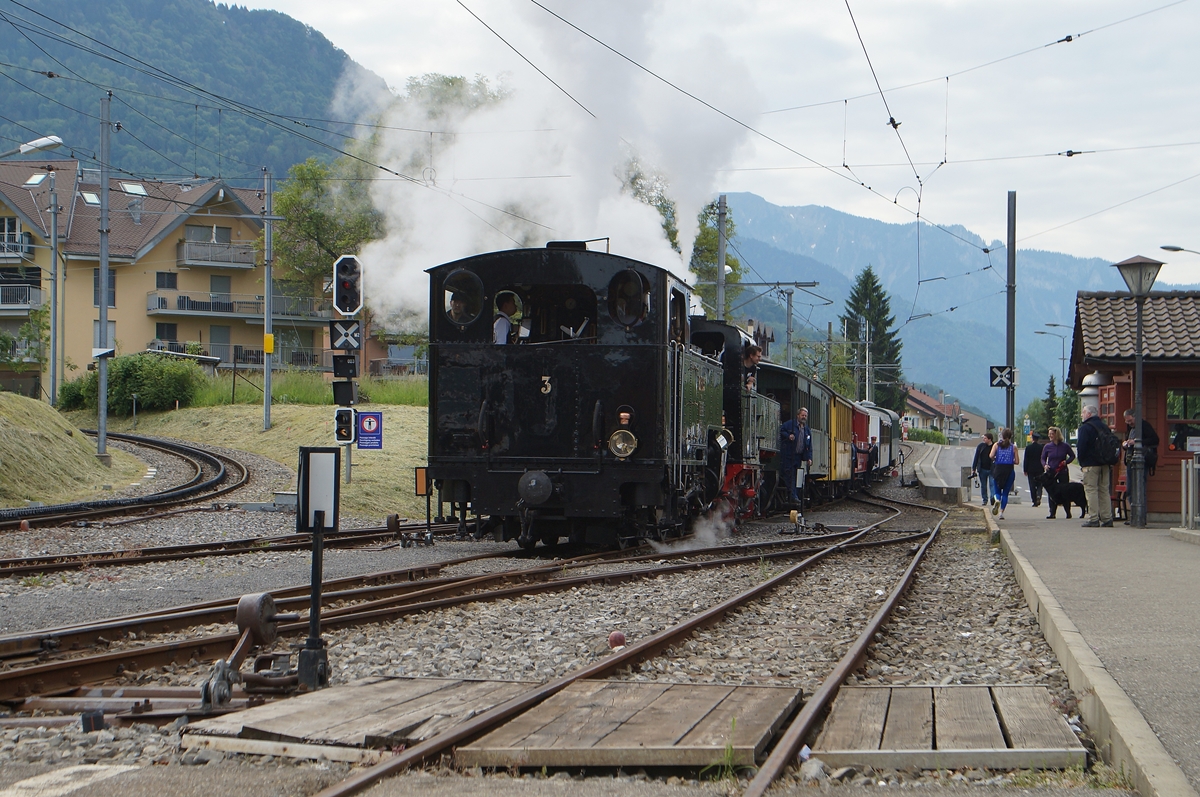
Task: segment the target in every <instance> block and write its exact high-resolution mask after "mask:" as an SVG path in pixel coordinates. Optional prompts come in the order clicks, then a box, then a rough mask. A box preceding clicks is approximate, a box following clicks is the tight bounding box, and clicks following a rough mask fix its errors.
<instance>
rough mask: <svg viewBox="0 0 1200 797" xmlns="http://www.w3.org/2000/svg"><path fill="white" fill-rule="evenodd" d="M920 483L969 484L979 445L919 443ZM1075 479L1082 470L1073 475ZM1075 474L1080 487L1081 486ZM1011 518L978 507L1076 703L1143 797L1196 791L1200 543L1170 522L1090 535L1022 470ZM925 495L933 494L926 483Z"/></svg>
mask: <svg viewBox="0 0 1200 797" xmlns="http://www.w3.org/2000/svg"><path fill="white" fill-rule="evenodd" d="M923 448H934V449H936V450H935V451H931V452H921V453H920V454H919V455H918V453H917V452H914V459H916V458H917V456H919V458H920V463H921V464H920V467H918V468H917V469H916V470H917V478H918V479H919V480H921V479H925V480H928V481H929V482H932V486H933V487H935V488H936V491H937V492H939V493H940V492H941V490H942V488H944V487H947V486H949V485H953V486H954V487H958V486H959V485H960V484H961V468H962V467H964V466H966V467H969V466H970V464H971V459H972V457H973V456H974V448H973V447H961V448H959V447H951V446H941V447H938V446H923ZM1073 471H1074V469H1073ZM1079 478H1080V475H1079V473H1078V472H1077V471H1075V472H1073V473H1072V480H1073V481H1078V480H1079ZM1017 483H1018V485H1019V486H1020V487H1021V488H1022V494H1021V496H1020V500H1019V502H1018V503H1011V502H1010V503H1009V505H1008V508H1007V509H1006V511H1005V517H1006V519H1005V520H999V519H998V518H996V517H995V516H993V515H992V514H991V512H990V511H987V510H985V509H984V507H982V506H981V505H980V501H981V498H980V494H979V490H978V489H977V488H972V489H971V490H970V493H969V496H968V491H967V489H966V488H959V489H960V490H961V496H960V500H962V501H963V502H964V503H967V502H969V503H970V505H972V506H974V507H975V508H976V509H977V510H978V511H979V512H981V513H982V514H983V516H984V517H985V518H986V521H987V523H988V525H989V528H991V529H992V530H993V532H994V533H993V538H994V539H998V540H999V542H1000V544H1001V546H1002V547H1003V548H1004V550H1005V551H1006V553H1007V555H1008V558H1009V561H1010V562H1012V565H1013V569H1014V571H1015V573H1016V576H1017V579H1018V581H1019V582H1020V584H1021V587H1022V589H1023V590H1024V593H1025V598H1026V601H1027V602H1028V604H1029V606H1030V608H1031V609H1032V610H1033V611H1034V613H1035V614H1036V615H1037V617H1038V621H1039V623H1040V624H1041V627H1042V633H1043V634H1044V635H1045V637H1046V639H1047V641H1048V642H1049V643H1050V645H1051V647H1052V648H1053V649H1054V652H1055V654H1056V655H1057V656H1058V659H1059V661H1060V663H1061V664H1062V665H1063V668H1064V670H1065V671H1066V673H1067V676H1068V678H1069V680H1070V684H1071V688H1072V689H1073V690H1074V691H1075V693H1076V694H1077V695H1079V697H1080V702H1081V710H1082V713H1083V718H1084V721H1085V722H1086V723H1087V725H1088V728H1089V730H1090V731H1091V732H1092V735H1093V738H1094V739H1095V741H1096V743H1097V746H1098V748H1100V750H1101V752H1102V753H1103V754H1104V756H1105V758H1106V760H1108V761H1109V763H1111V764H1112V765H1113V766H1114V767H1115V768H1117V769H1124V771H1125V772H1127V773H1129V774H1130V776H1131V779H1132V780H1133V782H1134V784H1135V786H1136V787H1137V789H1138V791H1139V793H1140V794H1142V795H1143V797H1155V796H1157V797H1166V795H1172V796H1174V795H1178V796H1179V797H1196V795H1197V791H1198V790H1200V584H1198V577H1200V545H1196V544H1191V543H1194V542H1197V541H1198V540H1196V539H1195V537H1196V535H1195V534H1192V533H1189V532H1180V531H1179V530H1175V531H1174V532H1173V531H1172V529H1171V528H1169V527H1168V526H1167V525H1166V524H1153V526H1154V527H1152V528H1146V529H1134V528H1131V527H1129V526H1125V525H1123V524H1122V522H1121V521H1120V520H1117V521H1116V525H1115V526H1114V527H1113V528H1083V527H1082V526H1081V525H1080V524H1081V523H1082V519H1080V518H1079V516H1078V510H1076V513H1075V516H1074V517H1073V518H1072V519H1071V520H1066V519H1064V517H1063V513H1062V512H1059V516H1058V519H1056V520H1050V519H1048V518H1047V508H1046V503H1045V501H1044V500H1043V503H1042V505H1041V506H1037V507H1035V506H1033V505H1032V504H1031V502H1030V500H1029V495H1028V487H1027V486H1026V479H1025V476H1024V474H1022V473H1019V472H1018V474H1017ZM922 488H923V491H924V492H928V489H927V488H926V487H925V483H924V481H923V483H922Z"/></svg>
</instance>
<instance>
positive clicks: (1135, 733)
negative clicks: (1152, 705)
mask: <svg viewBox="0 0 1200 797" xmlns="http://www.w3.org/2000/svg"><path fill="white" fill-rule="evenodd" d="M973 508H975V509H978V510H979V511H980V512H982V514H983V516H984V520H985V522H986V523H987V525H988V529H989V530H991V531H992V538H993V539H996V537H997V534H998V536H999V541H1000V546H1001V548H1002V549H1003V550H1004V552H1005V555H1006V556H1007V557H1008V561H1009V562H1010V563H1011V564H1012V568H1013V573H1014V575H1015V576H1016V578H1017V583H1018V584H1020V586H1021V590H1022V592H1024V594H1025V601H1026V603H1027V604H1028V605H1029V608H1030V609H1031V610H1032V611H1033V613H1034V615H1035V616H1036V617H1037V619H1038V623H1039V624H1040V625H1041V627H1042V634H1043V636H1045V638H1046V641H1047V642H1048V643H1049V644H1050V647H1051V649H1053V650H1054V654H1055V655H1056V656H1057V657H1058V660H1059V663H1061V664H1062V666H1063V670H1064V671H1065V672H1066V675H1067V680H1068V682H1069V683H1070V685H1071V689H1072V690H1074V692H1075V694H1077V695H1079V697H1080V713H1081V714H1082V716H1083V720H1084V721H1085V722H1086V723H1087V726H1088V728H1089V730H1090V731H1091V733H1092V737H1093V739H1094V740H1095V741H1096V744H1097V750H1098V752H1099V753H1100V755H1101V757H1102V758H1103V759H1104V760H1105V762H1106V763H1107V764H1108V765H1109V766H1111V767H1113V768H1114V769H1116V770H1118V771H1121V772H1125V773H1126V774H1127V775H1128V776H1129V779H1130V780H1131V781H1132V782H1133V784H1134V787H1135V788H1136V789H1137V790H1138V793H1139V794H1141V795H1142V797H1200V795H1197V793H1196V791H1195V789H1193V788H1192V786H1191V784H1190V783H1189V782H1188V780H1187V777H1186V776H1185V775H1184V774H1183V770H1182V769H1180V767H1179V765H1178V764H1176V763H1175V760H1174V759H1173V758H1171V756H1170V754H1169V753H1168V752H1167V750H1166V748H1165V747H1163V744H1162V742H1161V741H1159V739H1158V736H1156V735H1155V733H1154V731H1153V729H1151V727H1150V724H1149V723H1148V722H1146V719H1145V717H1143V716H1142V713H1141V712H1140V711H1139V710H1138V708H1137V706H1136V705H1134V702H1133V700H1131V699H1130V697H1129V695H1127V694H1125V690H1123V689H1122V688H1121V686H1120V684H1118V683H1117V681H1116V679H1114V678H1113V677H1112V675H1110V674H1109V672H1108V670H1107V669H1105V667H1104V664H1103V663H1102V662H1101V661H1100V659H1099V657H1097V656H1096V654H1095V652H1094V651H1093V650H1092V648H1091V646H1090V645H1089V644H1088V642H1087V640H1086V639H1085V638H1084V636H1083V634H1082V633H1080V631H1079V629H1078V628H1076V627H1075V624H1074V623H1073V622H1072V621H1071V618H1070V617H1069V616H1068V615H1067V613H1066V611H1065V610H1064V609H1063V607H1062V606H1061V605H1060V604H1059V602H1058V599H1057V598H1055V597H1054V593H1052V592H1051V591H1050V589H1049V587H1047V586H1046V584H1045V582H1043V581H1042V578H1041V576H1039V575H1038V573H1037V571H1036V570H1034V568H1033V565H1032V564H1031V563H1030V562H1029V560H1028V559H1026V558H1025V556H1024V554H1022V553H1021V549H1020V548H1019V547H1018V546H1017V544H1016V542H1015V541H1014V540H1013V538H1012V537H1011V536H1010V535H1009V534H1008V532H1007V531H1006V530H1004V529H1001V528H999V526H998V524H997V523H996V521H995V519H993V517H992V515H991V513H989V512H987V511H985V510H984V509H983V508H982V507H973Z"/></svg>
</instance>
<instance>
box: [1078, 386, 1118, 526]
mask: <svg viewBox="0 0 1200 797" xmlns="http://www.w3.org/2000/svg"><path fill="white" fill-rule="evenodd" d="M1080 415H1082V417H1083V423H1082V424H1080V425H1079V431H1078V435H1079V466H1080V467H1081V468H1083V493H1084V495H1086V496H1087V503H1088V516H1087V520H1085V521H1084V523H1083V525H1084V526H1085V527H1087V528H1096V527H1099V526H1103V527H1104V528H1112V524H1113V522H1112V477H1111V476H1110V473H1109V471H1110V467H1111V466H1110V464H1107V463H1105V462H1103V461H1102V459H1101V456H1102V455H1101V445H1100V441H1101V438H1102V437H1106V436H1109V435H1112V430H1111V429H1109V428H1108V424H1106V423H1105V422H1104V421H1102V420H1100V417H1099V415H1098V413H1097V411H1096V408H1095V407H1093V406H1091V405H1090V404H1089V405H1087V406H1085V407H1084V408H1083V410H1082V412H1081V413H1080Z"/></svg>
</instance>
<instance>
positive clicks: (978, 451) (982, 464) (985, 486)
mask: <svg viewBox="0 0 1200 797" xmlns="http://www.w3.org/2000/svg"><path fill="white" fill-rule="evenodd" d="M995 443H996V438H995V437H993V436H992V433H991V432H984V433H983V440H982V441H981V442H980V443H979V445H977V446H975V459H973V460H971V475H972V476H978V477H979V494H980V497H981V498H982V499H983V505H984V506H987V505H988V498H990V497H991V494H992V493H991V482H992V446H993V445H994V444H995Z"/></svg>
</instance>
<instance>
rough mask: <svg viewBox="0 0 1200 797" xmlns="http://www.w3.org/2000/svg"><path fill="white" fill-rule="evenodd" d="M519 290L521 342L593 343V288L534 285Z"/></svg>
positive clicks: (594, 323)
mask: <svg viewBox="0 0 1200 797" xmlns="http://www.w3.org/2000/svg"><path fill="white" fill-rule="evenodd" d="M523 291H524V293H525V303H524V313H523V317H522V320H521V324H520V326H521V332H520V342H521V343H523V344H527V345H539V344H561V343H595V341H596V292H595V291H594V290H592V289H591V288H590V287H588V286H587V285H534V286H530V287H528V288H523Z"/></svg>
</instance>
